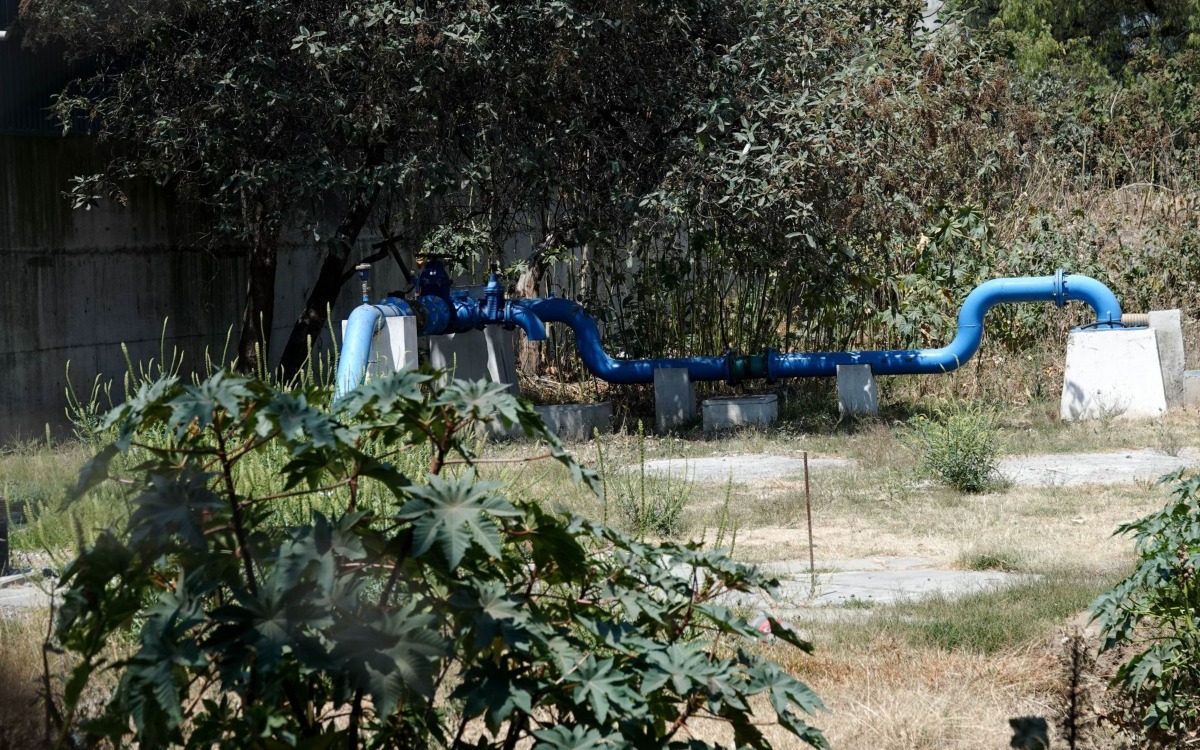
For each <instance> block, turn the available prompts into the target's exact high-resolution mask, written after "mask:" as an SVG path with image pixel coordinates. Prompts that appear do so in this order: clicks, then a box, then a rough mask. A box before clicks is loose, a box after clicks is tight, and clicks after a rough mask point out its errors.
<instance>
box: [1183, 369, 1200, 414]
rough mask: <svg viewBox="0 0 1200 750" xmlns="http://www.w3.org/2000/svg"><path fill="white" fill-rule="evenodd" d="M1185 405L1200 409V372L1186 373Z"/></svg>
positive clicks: (1184, 375) (1191, 371)
mask: <svg viewBox="0 0 1200 750" xmlns="http://www.w3.org/2000/svg"><path fill="white" fill-rule="evenodd" d="M1183 403H1184V404H1186V405H1188V406H1191V407H1200V370H1185V371H1184V373H1183Z"/></svg>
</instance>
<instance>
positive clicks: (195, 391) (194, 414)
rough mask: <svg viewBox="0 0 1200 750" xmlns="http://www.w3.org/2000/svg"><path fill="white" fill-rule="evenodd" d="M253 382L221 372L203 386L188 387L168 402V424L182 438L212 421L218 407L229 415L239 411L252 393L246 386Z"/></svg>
mask: <svg viewBox="0 0 1200 750" xmlns="http://www.w3.org/2000/svg"><path fill="white" fill-rule="evenodd" d="M249 382H250V381H249V380H246V379H245V378H237V377H233V376H231V375H228V374H227V373H224V372H218V373H217V374H216V375H214V376H213V377H211V378H209V379H208V380H205V381H203V382H202V383H200V384H199V385H189V386H185V387H184V389H183V393H181V394H180V395H178V396H176V397H175V398H173V399H171V400H170V401H169V402H168V404H167V406H169V407H170V409H171V416H170V418H169V419H168V420H167V426H168V427H170V428H171V429H172V430H174V431H175V438H176V439H177V440H178V439H180V438H182V437H183V436H184V434H185V433H186V432H187V431H188V430H189V429H196V430H203V429H206V428H207V427H208V426H209V425H210V424H212V421H213V416H214V415H215V414H216V412H217V410H218V409H221V410H223V411H224V412H225V413H226V414H237V413H238V412H239V411H240V409H239V404H240V403H241V401H242V399H244V398H248V397H249V396H250V395H251V393H250V389H249V388H247V387H246V386H247V384H248V383H249Z"/></svg>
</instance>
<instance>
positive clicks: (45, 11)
mask: <svg viewBox="0 0 1200 750" xmlns="http://www.w3.org/2000/svg"><path fill="white" fill-rule="evenodd" d="M740 15H744V9H742V8H740V7H739V6H738V5H737V4H733V5H732V6H729V7H727V6H726V5H725V4H723V3H719V2H715V1H714V0H691V1H690V2H671V3H654V4H644V3H635V2H622V3H616V4H612V3H590V4H589V3H567V2H551V3H541V2H525V3H516V4H506V5H495V6H485V5H480V4H478V3H474V2H466V1H463V2H451V3H432V2H431V3H408V2H395V1H389V0H376V1H373V2H341V3H327V2H317V1H316V0H308V1H307V2H298V3H277V2H273V1H272V0H250V1H249V2H242V1H241V0H217V2H199V1H198V0H183V1H181V2H166V1H165V0H164V1H161V2H160V1H150V2H144V3H140V4H138V5H135V6H130V5H128V4H126V3H118V2H115V1H113V0H101V1H100V2H92V1H91V0H87V1H86V2H85V1H84V0H26V2H25V6H24V18H25V20H26V22H27V24H28V26H29V38H30V39H32V40H34V41H38V40H46V39H59V40H62V41H64V42H65V43H66V44H67V46H68V49H69V50H70V51H71V54H72V55H75V56H80V57H87V58H89V59H90V60H92V61H93V62H94V63H95V65H96V73H95V74H94V75H92V76H89V77H87V78H85V79H83V80H79V81H76V82H74V83H73V84H72V85H71V86H70V87H69V88H68V89H67V91H66V92H64V95H63V96H62V97H61V98H60V99H59V101H58V104H57V106H56V112H57V113H58V115H59V116H60V118H61V119H62V121H63V122H64V123H65V124H66V125H67V127H70V126H71V125H72V124H74V123H78V122H80V121H85V122H87V123H88V126H89V127H90V128H91V130H92V131H93V132H94V133H96V134H97V135H98V137H99V138H100V140H101V141H103V142H104V143H106V144H107V145H108V146H109V151H108V154H109V158H108V161H107V163H106V164H105V165H104V169H103V170H102V171H101V172H99V173H97V174H94V175H86V176H81V177H80V178H79V180H78V181H77V183H76V185H75V186H74V189H73V193H74V195H75V199H76V203H77V204H79V205H86V204H89V203H91V202H94V201H95V200H98V199H99V198H100V197H102V196H109V197H115V198H117V199H118V200H121V199H123V198H124V192H123V191H124V188H125V186H126V185H127V184H128V182H129V181H131V180H135V179H144V178H150V179H153V180H155V181H156V182H157V183H159V184H160V185H164V186H166V187H168V188H170V189H174V190H176V191H178V192H179V193H180V194H181V195H182V196H183V197H184V198H186V199H187V200H189V201H193V202H196V203H199V204H201V205H203V206H205V207H206V208H207V209H208V210H209V211H211V212H212V214H213V215H214V216H215V218H216V221H217V225H218V228H219V229H220V230H222V231H223V232H224V233H225V234H227V235H230V236H232V237H234V238H237V239H238V240H241V241H244V242H246V243H247V246H248V251H247V253H248V261H249V268H250V273H249V274H248V279H249V282H248V288H247V295H246V304H245V310H244V313H243V316H242V317H243V320H242V323H243V324H242V329H241V336H240V341H239V347H238V349H239V354H240V357H241V362H242V365H243V367H244V368H249V367H251V366H252V365H253V364H255V363H256V362H257V361H258V354H257V353H256V347H257V346H259V345H261V344H262V343H264V342H266V341H267V340H268V338H269V333H270V323H271V318H272V310H273V307H272V304H273V298H274V294H273V291H274V290H273V278H274V266H275V257H276V249H277V247H278V243H279V234H280V231H281V230H282V229H283V228H284V227H285V226H288V225H289V224H300V225H310V226H319V225H320V224H321V223H322V222H321V221H320V220H321V219H323V218H325V213H326V212H327V211H328V209H329V205H330V202H331V201H332V202H333V203H334V204H336V206H337V209H336V210H335V213H334V218H335V220H334V221H333V224H334V226H335V228H334V229H333V231H332V232H331V233H330V234H329V237H328V238H327V239H326V240H325V243H324V244H325V250H324V254H323V257H322V258H321V260H320V269H319V272H318V276H317V280H316V282H315V284H314V286H313V288H312V290H311V293H310V295H309V298H308V301H307V304H306V307H305V310H304V311H303V312H302V313H301V315H300V318H299V319H298V320H297V322H296V325H295V327H294V330H293V333H292V335H291V337H290V339H289V342H288V345H287V347H286V350H285V353H284V355H283V360H282V363H281V364H282V367H283V370H284V371H285V373H293V372H296V371H297V370H298V369H299V368H300V365H301V364H302V363H303V359H304V356H305V355H306V352H307V345H308V343H309V341H310V340H311V339H312V338H315V337H316V336H317V335H319V334H320V332H321V330H322V329H323V328H324V321H325V315H326V310H327V308H328V306H329V305H330V304H332V302H333V301H334V299H335V298H336V295H337V293H338V291H339V290H340V288H341V286H342V284H343V283H344V281H345V280H346V279H347V278H348V276H349V275H348V274H347V265H348V260H349V255H350V252H351V246H352V244H353V243H354V241H355V240H356V239H357V238H358V236H359V234H360V233H361V231H362V230H363V228H364V227H365V226H366V225H367V223H368V221H369V220H370V219H371V218H372V216H373V215H374V217H375V218H377V219H380V220H381V221H382V223H384V224H385V225H387V226H392V225H393V224H399V225H400V228H401V230H402V234H403V239H404V240H406V241H407V245H408V249H410V250H417V249H419V248H421V247H423V246H424V247H427V246H428V245H429V244H430V243H433V244H434V245H440V246H441V247H434V248H433V249H434V250H445V249H447V247H455V246H459V245H463V244H464V242H463V240H464V238H465V246H466V248H467V249H468V250H471V251H475V252H479V253H481V254H482V255H485V256H489V257H495V256H496V255H497V252H498V251H497V248H498V246H499V245H500V244H502V243H503V241H504V240H505V239H507V238H508V237H510V236H512V235H513V234H515V233H517V232H519V231H521V230H528V229H529V228H530V224H531V222H532V224H535V225H536V226H537V231H538V232H539V233H541V234H542V235H544V236H546V237H549V238H551V239H550V241H549V245H551V246H553V247H565V246H570V245H573V244H578V243H580V242H585V241H587V239H588V237H590V236H591V235H593V234H595V233H597V232H609V233H614V232H616V233H619V232H620V231H622V230H623V229H624V228H625V227H627V226H628V223H629V218H628V217H629V216H630V215H631V214H632V213H633V212H634V210H636V207H637V201H638V198H639V197H640V196H641V194H642V193H643V192H645V190H646V186H647V185H653V184H656V182H657V179H658V177H659V176H660V175H661V173H662V172H663V171H664V170H665V169H666V167H667V166H668V165H669V163H670V159H671V157H672V156H673V152H672V151H671V149H669V148H666V145H667V144H669V143H672V142H673V141H674V140H675V136H676V135H677V133H678V132H680V131H681V130H686V129H687V128H688V123H686V122H684V121H683V120H681V118H680V113H681V112H683V111H684V110H685V108H684V107H683V102H684V101H685V100H686V99H688V98H689V97H694V96H695V95H696V93H697V91H698V90H700V89H702V88H706V87H707V85H708V84H707V79H706V71H707V69H708V65H709V63H710V60H711V58H712V56H713V54H714V50H719V49H723V48H724V47H726V46H728V45H729V44H732V43H733V42H734V41H735V40H734V38H733V37H732V36H731V35H732V34H733V32H734V31H736V26H737V20H738V18H739V17H740ZM381 213H382V214H386V215H382V216H381V215H380V214H381ZM435 229H436V230H439V231H437V232H435V231H433V230H435Z"/></svg>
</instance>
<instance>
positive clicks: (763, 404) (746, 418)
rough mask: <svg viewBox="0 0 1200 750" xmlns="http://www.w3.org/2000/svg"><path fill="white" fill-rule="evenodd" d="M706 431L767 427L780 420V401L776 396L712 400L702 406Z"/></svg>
mask: <svg viewBox="0 0 1200 750" xmlns="http://www.w3.org/2000/svg"><path fill="white" fill-rule="evenodd" d="M702 411H703V412H704V431H705V432H712V431H713V430H726V429H729V428H730V427H743V426H747V425H758V426H760V427H766V426H767V425H769V424H771V423H772V422H774V421H775V420H776V419H778V418H779V399H778V398H777V397H776V396H775V394H773V393H772V394H768V395H766V396H742V397H740V398H710V399H707V400H706V401H705V402H704V404H703V405H702Z"/></svg>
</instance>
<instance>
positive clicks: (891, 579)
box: [724, 532, 1031, 618]
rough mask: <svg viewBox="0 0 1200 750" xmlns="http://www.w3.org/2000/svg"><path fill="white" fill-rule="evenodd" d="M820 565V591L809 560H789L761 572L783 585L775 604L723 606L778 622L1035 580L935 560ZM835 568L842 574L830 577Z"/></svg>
mask: <svg viewBox="0 0 1200 750" xmlns="http://www.w3.org/2000/svg"><path fill="white" fill-rule="evenodd" d="M799 533H803V532H799ZM816 563H817V571H818V572H817V586H816V589H813V587H812V578H811V575H810V573H809V567H808V561H807V560H784V561H781V562H776V563H768V564H764V565H760V566H759V570H761V571H763V572H765V573H767V574H769V575H771V576H774V577H776V578H778V579H779V584H780V586H779V596H778V598H776V599H775V600H774V601H772V600H771V599H769V598H768V597H766V596H764V595H762V594H758V593H736V594H731V595H730V596H729V597H728V598H727V599H726V600H725V602H724V603H725V604H726V605H727V606H738V607H746V608H751V609H760V610H764V611H768V612H771V613H772V614H773V616H775V617H779V618H795V617H802V616H804V613H805V612H806V611H807V610H810V609H812V608H814V607H844V606H846V605H851V604H857V603H866V604H895V603H897V602H903V601H912V600H914V599H920V598H922V597H926V596H931V595H935V594H936V595H942V596H947V597H955V596H963V595H965V594H970V593H975V592H978V591H985V590H988V589H994V588H998V587H1001V586H1011V585H1013V584H1016V583H1021V582H1023V581H1027V580H1029V579H1030V578H1031V576H1029V575H1024V574H1014V573H1003V572H1000V571H994V570H982V571H978V570H946V569H942V568H937V567H935V562H934V561H933V560H928V559H925V558H919V557H899V558H886V557H871V558H865V559H862V560H836V561H823V560H817V561H816ZM831 567H838V568H839V569H838V570H836V571H834V572H829V568H831Z"/></svg>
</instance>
